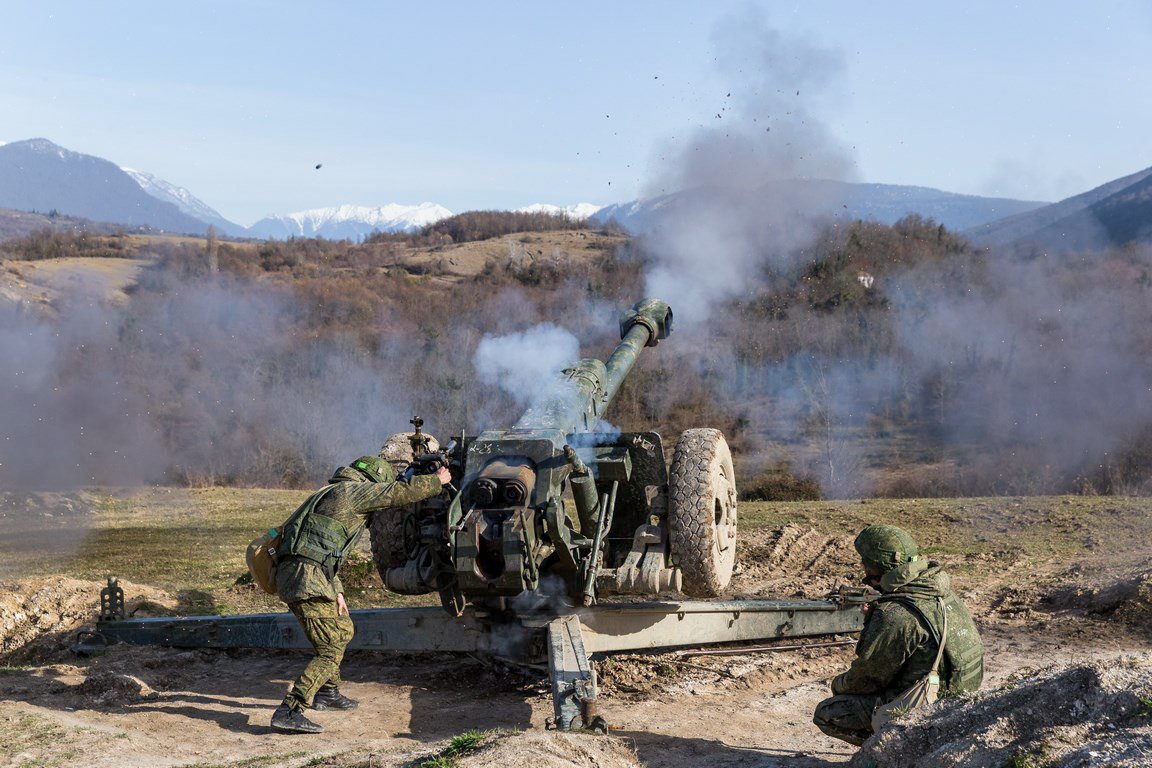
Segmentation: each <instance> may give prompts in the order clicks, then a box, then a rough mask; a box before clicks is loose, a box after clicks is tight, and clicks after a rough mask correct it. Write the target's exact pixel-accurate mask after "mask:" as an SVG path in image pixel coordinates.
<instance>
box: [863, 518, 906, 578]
mask: <svg viewBox="0 0 1152 768" xmlns="http://www.w3.org/2000/svg"><path fill="white" fill-rule="evenodd" d="M853 544H854V545H855V547H856V551H857V552H859V553H860V559H861V560H863V561H864V564H865V565H871V566H872V567H874V568H877V569H879V570H880V571H881V572H882V573H887V572H888V571H891V570H893V569H895V568H899V567H900V566H902V565H904V564H905V563H910V562H913V561H915V560H917V559H918V558H919V556H920V548H919V547H917V546H916V542H915V541H914V540H913V539H912V537H911V536H909V535H908V532H907V531H905V530H904V529H903V528H897V527H896V526H894V525H870V526H868V527H867V528H865V529H864V530H862V531H860V534H859V535H858V536H857V537H856V541H855V542H853Z"/></svg>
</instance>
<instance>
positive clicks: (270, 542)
mask: <svg viewBox="0 0 1152 768" xmlns="http://www.w3.org/2000/svg"><path fill="white" fill-rule="evenodd" d="M279 544H280V535H279V534H278V533H277V532H276V529H275V528H273V529H272V530H270V531H268V533H262V534H260V535H259V536H257V537H256V538H255V539H252V542H251V543H250V544H249V545H248V551H247V553H246V556H245V559H246V560H247V561H248V573H250V574H252V581H253V582H255V583H256V584H258V585H259V586H260V589H262V590H264V591H265V592H267V593H268V594H270V595H274V594H276V547H277V546H279Z"/></svg>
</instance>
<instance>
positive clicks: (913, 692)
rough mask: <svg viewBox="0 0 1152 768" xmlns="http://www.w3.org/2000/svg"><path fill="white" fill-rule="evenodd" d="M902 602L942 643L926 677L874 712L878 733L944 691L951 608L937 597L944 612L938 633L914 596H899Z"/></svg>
mask: <svg viewBox="0 0 1152 768" xmlns="http://www.w3.org/2000/svg"><path fill="white" fill-rule="evenodd" d="M897 602H899V603H900V604H901V605H903V606H904V607H906V608H908V609H909V610H911V611H912V612H913V613H915V614H916V615H917V616H919V618H920V620H921V621H923V622H924V625H925V626H926V627H927V628H928V634H929V635H931V636H932V638H933V639H934V640H936V641H937V642H938V643H939V646H938V649H937V651H936V660H935V661H934V662H932V669H931V670H930V671H929V672H928V674H926V675H925V676H924V677H922V678H920V679H919V680H917V681H916V682H915V683H913V684H912V686H911V687H910V688H908V689H907V690H906V691H904V692H902V693H901V694H900V695H899V696H897V697H896V698H894V699H892V701H890V702H888V703H887V704H881V705H880V706H878V707H876V711H875V712H873V713H872V732H873V733H875V732H877V731H879V730H880V729H881V728H883V727H884V726H885V725H887V724H888V723H889V722H891V721H892V720H895V719H896V718H897V717H900V716H901V715H906V714H908V713H909V712H911V711H912V710H914V709H918V708H920V707H922V706H924V705H925V704H931V703H932V702H934V701H936V699H937V697H938V696H939V693H940V659H941V658H942V657H943V656H944V643H945V642H946V641H947V640H948V611H947V610H945V608H944V601H943V600H942V599H941V598H939V597H937V598H936V604H937V605H938V606H939V607H940V613H941V614H943V616H944V627H943V629H941V631H940V635H939V636H937V635H936V632H935V628H934V627H933V626H932V622H930V621H928V617H927V616H925V615H924V612H923V611H921V610H920V609H919V608H918V607H917V606H916V604H915V603H913V602H912V601H911V600H898V601H897Z"/></svg>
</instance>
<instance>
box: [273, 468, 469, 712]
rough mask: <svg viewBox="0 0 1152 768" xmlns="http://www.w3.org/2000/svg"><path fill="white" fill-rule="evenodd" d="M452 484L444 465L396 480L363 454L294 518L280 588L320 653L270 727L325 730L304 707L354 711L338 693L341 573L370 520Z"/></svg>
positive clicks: (344, 616) (343, 636)
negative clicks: (341, 566)
mask: <svg viewBox="0 0 1152 768" xmlns="http://www.w3.org/2000/svg"><path fill="white" fill-rule="evenodd" d="M449 482H451V474H450V473H449V471H448V469H447V468H445V467H442V468H440V470H439V471H438V472H437V473H436V474H435V475H417V476H414V477H412V478H411V479H410V480H408V481H407V482H405V481H398V480H397V479H396V476H395V474H394V473H393V471H392V466H391V465H390V464H389V463H388V462H387V461H385V460H383V459H381V458H379V457H377V456H361V457H360V458H358V459H356V460H355V461H353V462H352V463H351V464H349V465H348V466H346V467H340V468H339V469H337V470H336V472H335V473H334V474H333V475H332V478H331V479H330V480H329V481H328V483H329V484H328V485H326V486H324V487H323V488H321V489H320V490H318V491H317V492H316V493H314V494H312V495H311V496H309V497H308V499H307V500H306V501H305V502H304V504H303V505H302V506H301V507H300V509H299V510H297V512H296V513H295V514H293V515H292V517H291V518H289V522H288V524H286V525H285V527H284V531H283V533H282V540H281V543H280V547H279V551H278V553H277V566H276V589H277V591H278V593H279V596H280V599H281V600H283V601H284V602H285V603H287V604H288V608H289V609H290V610H291V611H292V613H294V614H295V615H296V618H297V619H298V620H299V621H300V626H301V627H303V629H304V634H305V635H306V636H307V637H308V641H309V642H310V643H311V644H312V647H313V648H314V649H315V650H316V655H315V656H314V657H313V658H312V660H311V661H309V662H308V666H306V667H305V668H304V672H303V673H301V675H300V677H298V678H297V679H296V683H295V685H293V686H292V689H291V690H290V691H289V692H288V695H287V696H285V697H284V701H283V702H282V703H281V704H280V706H279V707H278V708H277V709H276V711H275V712H274V713H273V715H272V727H273V728H275V729H277V730H280V731H288V732H291V733H320V732H322V731H323V730H324V729H323V728H322V727H321V726H320V725H318V724H317V723H314V722H312V721H311V720H309V719H308V718H307V717H305V716H304V709H305V708H306V707H308V706H311V707H312V708H313V709H316V710H325V709H341V710H349V709H355V708H356V706H357V702H356V701H354V700H353V699H350V698H348V697H347V696H345V695H344V694H342V693H340V662H341V661H342V660H343V658H344V649H345V648H347V647H348V643H349V642H350V641H351V640H352V633H353V632H354V627H353V626H352V619H351V617H350V616H349V615H348V605H347V603H345V602H344V586H343V585H342V584H341V583H340V576H339V575H338V574H337V571H338V570H339V569H340V563H341V561H342V560H343V558H344V555H345V553H346V552H348V551H349V550H350V549H352V548H353V547H354V546H355V545H356V542H357V541H358V540H359V538H360V534H361V533H362V532H363V531H364V527H365V525H366V523H367V522H368V517H369V516H370V515H372V514H373V513H375V512H377V511H381V510H384V509H387V508H390V507H398V506H402V505H404V504H409V503H412V502H415V501H419V500H420V499H426V498H429V497H431V496H435V495H436V494H438V493H440V489H441V487H442V485H446V484H448V483H449Z"/></svg>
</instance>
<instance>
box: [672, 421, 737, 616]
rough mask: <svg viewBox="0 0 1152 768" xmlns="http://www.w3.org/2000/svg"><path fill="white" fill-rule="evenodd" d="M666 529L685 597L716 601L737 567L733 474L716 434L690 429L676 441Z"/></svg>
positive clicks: (719, 435) (724, 446)
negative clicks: (680, 574)
mask: <svg viewBox="0 0 1152 768" xmlns="http://www.w3.org/2000/svg"><path fill="white" fill-rule="evenodd" d="M668 527H669V531H670V535H671V544H672V557H673V559H674V561H675V563H676V565H677V567H679V568H680V571H681V573H682V574H683V577H684V592H685V593H687V594H689V595H691V596H693V597H719V595H720V593H721V592H722V591H723V590H724V588H725V587H726V586H728V582H729V581H731V579H732V568H733V566H734V565H735V564H736V474H735V472H734V471H733V469H732V453H731V451H729V450H728V443H727V442H725V440H724V435H723V434H722V433H721V432H720V430H718V429H689V430H687V431H685V432H684V433H683V434H682V435H680V439H679V440H677V441H676V448H675V450H674V451H673V453H672V468H671V470H670V472H669V482H668Z"/></svg>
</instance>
